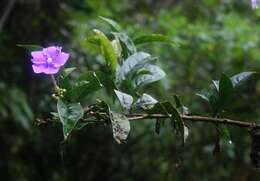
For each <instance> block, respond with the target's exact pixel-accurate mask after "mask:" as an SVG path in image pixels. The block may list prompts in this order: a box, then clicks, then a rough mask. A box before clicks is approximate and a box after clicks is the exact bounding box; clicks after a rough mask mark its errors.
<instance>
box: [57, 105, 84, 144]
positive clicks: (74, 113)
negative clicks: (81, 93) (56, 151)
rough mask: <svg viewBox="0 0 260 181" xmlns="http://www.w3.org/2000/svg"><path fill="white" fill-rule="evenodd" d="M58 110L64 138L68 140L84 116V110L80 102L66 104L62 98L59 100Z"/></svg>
mask: <svg viewBox="0 0 260 181" xmlns="http://www.w3.org/2000/svg"><path fill="white" fill-rule="evenodd" d="M57 110H58V114H59V118H60V121H61V123H62V125H63V135H64V140H66V139H67V138H68V136H69V134H70V133H71V132H72V131H73V129H74V128H75V126H76V124H77V122H78V121H79V120H80V119H81V118H82V117H83V115H84V111H83V108H82V106H81V105H80V103H72V104H65V103H64V102H63V101H61V100H58V103H57Z"/></svg>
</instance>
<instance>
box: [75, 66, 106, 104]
mask: <svg viewBox="0 0 260 181" xmlns="http://www.w3.org/2000/svg"><path fill="white" fill-rule="evenodd" d="M102 87H103V86H102V84H101V83H100V81H99V79H98V77H97V75H96V73H95V72H93V71H88V72H85V73H83V74H82V75H80V76H79V78H78V79H77V80H76V83H75V84H74V85H73V87H72V90H71V98H72V100H73V101H75V102H77V101H80V100H81V99H83V98H84V97H86V96H88V95H90V94H91V93H93V92H96V91H97V90H99V89H101V88H102Z"/></svg>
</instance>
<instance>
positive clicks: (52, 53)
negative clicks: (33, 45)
mask: <svg viewBox="0 0 260 181" xmlns="http://www.w3.org/2000/svg"><path fill="white" fill-rule="evenodd" d="M43 52H44V53H45V54H47V56H49V57H51V58H55V57H57V56H58V55H59V54H60V52H61V47H56V46H50V47H47V48H44V49H43Z"/></svg>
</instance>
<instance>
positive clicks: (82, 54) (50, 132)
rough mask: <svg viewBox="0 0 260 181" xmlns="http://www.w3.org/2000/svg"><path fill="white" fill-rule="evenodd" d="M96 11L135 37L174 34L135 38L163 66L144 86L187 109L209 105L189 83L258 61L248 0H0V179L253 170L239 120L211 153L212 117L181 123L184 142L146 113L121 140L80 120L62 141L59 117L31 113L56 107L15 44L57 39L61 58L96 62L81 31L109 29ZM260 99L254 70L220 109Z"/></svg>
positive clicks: (203, 110)
mask: <svg viewBox="0 0 260 181" xmlns="http://www.w3.org/2000/svg"><path fill="white" fill-rule="evenodd" d="M12 2H13V3H14V4H13V6H12ZM10 4H11V5H10ZM8 6H9V7H10V11H9V13H8ZM5 15H7V16H6V19H5V21H1V20H3V17H4V16H5ZM98 16H105V17H110V18H113V19H115V20H116V21H117V22H118V23H119V24H121V25H122V26H123V27H124V28H125V30H126V31H127V32H128V33H129V35H130V36H132V37H136V36H137V35H142V34H148V33H162V34H166V35H168V36H170V37H172V38H173V39H174V40H175V41H176V42H180V43H181V45H182V46H179V47H175V46H170V45H165V44H153V45H147V46H143V47H141V49H144V50H146V51H148V52H151V53H152V54H153V55H156V56H158V57H159V64H160V65H161V66H162V67H163V69H164V70H165V71H166V73H167V78H166V79H164V80H162V81H160V82H157V83H155V84H153V85H151V86H149V87H148V88H147V92H148V93H150V94H151V95H153V96H154V97H156V98H158V99H162V100H165V99H168V98H170V97H171V96H172V95H173V94H179V95H180V96H181V97H182V99H183V101H184V103H185V105H187V106H188V107H189V108H190V109H191V111H192V113H195V114H205V115H208V114H209V109H208V106H207V105H205V103H204V102H202V101H201V100H200V99H199V98H198V97H196V96H195V93H197V92H199V91H200V90H201V89H203V88H206V87H207V86H208V85H209V84H210V82H211V80H212V79H218V78H219V77H220V75H221V73H222V72H225V73H226V74H227V75H229V76H231V75H234V74H236V73H239V72H242V71H256V72H259V70H260V26H259V23H258V15H257V11H254V10H252V8H251V7H250V1H249V0H240V1H236V0H182V1H180V0H109V1H108V0H64V1H61V0H15V1H13V0H0V23H2V24H0V176H1V180H6V181H9V180H21V181H27V180H44V181H45V180H48V181H49V180H50V181H55V180H78V181H81V180H127V181H132V180H154V181H158V180H187V181H207V180H210V181H214V180H215V181H218V180H236V181H247V180H252V181H255V180H258V179H260V174H259V173H258V172H257V171H256V170H255V169H254V167H253V166H252V165H251V164H250V156H249V154H250V137H249V134H248V132H247V130H245V129H239V128H229V130H230V134H231V139H232V142H233V143H232V144H226V143H223V144H222V149H221V152H220V154H218V155H216V156H213V155H212V151H213V148H214V141H215V138H214V135H215V132H214V126H213V125H209V124H199V123H194V124H188V127H189V128H190V135H189V137H188V139H187V143H186V145H185V147H184V148H183V147H181V146H180V144H179V140H177V139H178V137H175V136H174V134H172V131H171V129H170V128H167V127H165V128H164V129H163V130H162V133H161V134H160V135H156V134H155V133H154V123H153V122H152V121H149V120H147V121H143V122H136V123H131V126H132V131H131V133H130V137H129V139H128V142H127V143H126V144H122V145H118V144H116V143H115V141H114V140H113V138H112V133H111V130H110V129H108V128H107V127H101V126H89V127H85V128H84V129H83V130H81V131H80V132H76V133H74V134H73V136H72V138H71V139H70V140H69V142H68V143H66V144H63V143H62V139H63V138H62V130H61V126H60V125H58V124H44V125H41V126H37V125H36V124H35V121H34V120H35V119H36V118H46V117H49V116H50V115H49V112H50V111H55V101H54V100H53V99H52V98H51V96H50V95H51V93H52V88H51V83H50V80H49V77H47V76H45V75H36V74H34V73H33V72H32V69H31V62H30V54H29V52H28V51H26V50H24V49H22V48H19V47H17V46H16V44H19V43H22V44H37V45H42V46H48V45H52V44H56V45H61V46H63V47H64V50H66V51H67V52H70V53H71V58H70V63H69V64H68V65H67V67H69V66H76V67H77V68H78V69H79V70H81V71H84V70H92V69H97V67H98V65H99V64H98V60H97V59H98V57H97V56H96V55H95V54H94V53H93V51H91V49H88V48H87V47H86V45H85V44H84V39H85V38H86V37H87V36H88V35H90V34H91V32H92V29H93V28H98V29H101V30H103V31H106V30H107V31H108V30H109V27H108V26H107V25H105V24H104V23H102V21H100V19H99V18H98ZM241 92H242V91H241ZM102 96H103V97H105V96H107V95H106V94H105V93H103V95H102ZM259 100H260V83H259V82H257V79H256V78H255V79H252V80H250V81H249V82H248V83H247V84H246V86H244V87H243V93H241V94H240V95H239V96H237V98H236V100H235V101H234V103H233V104H232V107H231V108H230V111H229V112H228V113H226V116H227V117H230V118H233V119H239V120H254V121H256V122H257V121H259V117H260V101H259Z"/></svg>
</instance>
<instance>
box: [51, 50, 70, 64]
mask: <svg viewBox="0 0 260 181" xmlns="http://www.w3.org/2000/svg"><path fill="white" fill-rule="evenodd" d="M69 57H70V55H69V54H68V53H64V52H61V53H60V54H59V56H58V57H56V58H55V59H54V61H53V64H54V65H55V66H63V65H64V64H65V63H66V62H67V60H68V59H69Z"/></svg>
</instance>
